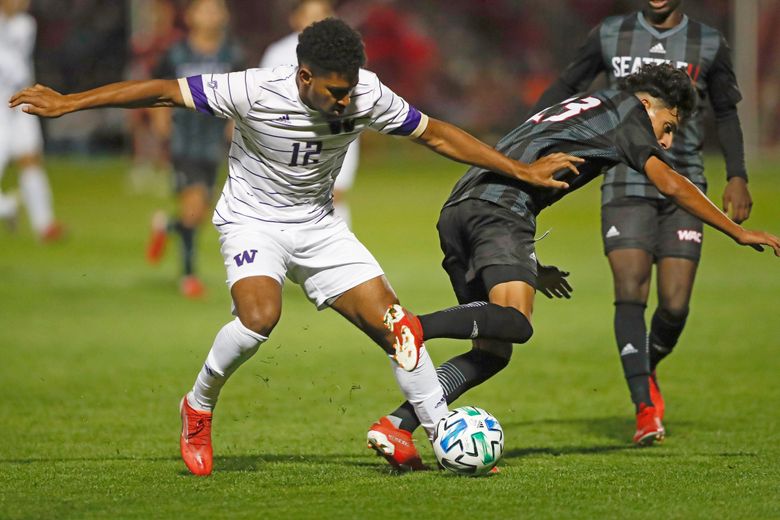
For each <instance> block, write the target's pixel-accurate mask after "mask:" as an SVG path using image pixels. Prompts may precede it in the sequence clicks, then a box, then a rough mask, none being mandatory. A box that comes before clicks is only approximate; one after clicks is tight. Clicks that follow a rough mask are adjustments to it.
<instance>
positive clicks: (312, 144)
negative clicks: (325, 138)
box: [289, 141, 322, 166]
mask: <svg viewBox="0 0 780 520" xmlns="http://www.w3.org/2000/svg"><path fill="white" fill-rule="evenodd" d="M301 145H305V147H306V149H305V150H304V152H303V160H302V161H301V162H300V163H299V162H298V159H299V156H300V154H301ZM292 148H293V149H292V159H291V160H290V164H289V166H307V165H309V164H310V163H311V164H316V163H318V162H320V160H319V157H318V156H319V155H320V152H321V151H322V141H305V142H303V143H293V145H292Z"/></svg>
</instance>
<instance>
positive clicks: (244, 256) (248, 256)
mask: <svg viewBox="0 0 780 520" xmlns="http://www.w3.org/2000/svg"><path fill="white" fill-rule="evenodd" d="M255 255H257V249H250V250H249V251H243V252H241V253H240V254H238V255H236V256H234V257H233V259H234V260H235V261H236V265H237V266H238V267H241V266H242V265H244V264H251V263H252V262H254V261H255Z"/></svg>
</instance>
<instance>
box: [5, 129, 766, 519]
mask: <svg viewBox="0 0 780 520" xmlns="http://www.w3.org/2000/svg"><path fill="white" fill-rule="evenodd" d="M386 142H387V140H384V143H385V144H386ZM372 146H373V145H372V144H371V143H368V145H367V146H366V150H365V153H364V156H365V157H364V160H363V164H362V171H361V173H360V175H359V177H358V181H357V186H356V189H355V190H354V192H353V193H352V209H353V215H354V220H355V225H354V228H355V231H356V233H357V234H358V236H359V237H360V238H361V239H362V240H363V241H364V242H365V244H366V245H367V246H368V247H369V249H370V250H371V251H373V252H374V254H375V255H376V257H377V258H378V259H379V260H380V262H381V263H382V265H383V267H384V268H385V270H386V272H387V274H388V276H389V279H390V280H391V282H392V283H393V286H394V288H395V290H396V291H397V292H398V294H399V296H400V298H401V300H402V301H403V302H405V304H406V305H407V306H409V307H410V308H411V309H413V310H415V311H417V312H426V311H431V310H434V309H436V308H440V307H443V306H446V305H450V304H452V303H453V297H452V295H451V292H450V289H449V286H448V283H447V279H446V276H445V274H444V272H443V271H442V270H441V268H440V267H439V261H440V254H439V251H438V241H437V237H436V232H435V227H434V224H435V219H436V215H437V212H438V209H439V206H440V204H441V202H442V201H443V200H444V198H445V197H446V195H447V193H448V192H449V190H450V188H451V186H452V184H453V183H454V181H455V179H456V178H457V177H458V175H460V173H461V172H462V171H463V168H462V167H461V166H459V165H456V164H452V163H448V162H447V161H444V160H440V159H438V158H436V157H431V154H428V153H426V152H425V151H424V150H421V149H420V150H418V149H417V148H415V147H414V146H411V145H406V144H403V143H394V144H393V145H392V146H391V148H390V149H389V150H383V149H379V148H376V149H374V148H372ZM49 167H50V172H51V175H52V182H53V185H54V189H55V193H56V205H57V209H58V213H59V215H60V216H61V218H62V220H63V221H64V222H65V223H66V224H67V226H68V228H69V231H70V233H69V237H68V240H67V241H65V242H64V243H61V244H55V245H51V246H41V245H39V244H37V243H36V242H35V240H34V239H33V238H32V236H31V235H30V233H29V231H28V230H27V227H26V226H25V225H24V223H23V225H22V227H21V229H20V231H19V232H18V233H17V234H10V233H7V232H5V231H0V354H1V355H2V357H1V358H0V384H1V386H0V388H2V391H3V395H2V399H0V421H1V422H2V428H3V430H2V442H0V517H2V518H106V517H109V516H112V517H119V518H150V517H152V518H181V517H185V516H192V517H198V518H203V517H229V518H236V517H248V518H257V517H261V516H263V517H266V516H267V517H281V516H282V515H285V516H288V517H291V518H300V517H331V518H333V517H339V518H341V517H361V518H370V517H379V518H385V517H393V518H403V517H405V515H406V514H419V515H427V516H428V517H432V518H439V517H444V516H445V515H453V514H457V513H461V514H462V513H467V514H469V515H477V517H478V518H481V517H487V518H490V517H496V518H499V517H500V518H514V517H531V518H600V517H610V518H628V517H634V518H713V517H718V518H720V517H723V518H769V517H776V518H777V517H780V496H779V495H780V434H779V433H778V431H780V424H779V423H780V412H778V404H780V384H778V374H780V361H779V360H780V356H778V349H777V347H778V346H780V340H778V332H777V330H778V329H777V328H776V327H777V326H778V317H780V314H779V313H778V309H780V307H779V306H778V293H780V276H779V274H780V263H778V260H777V259H775V258H773V257H771V256H770V255H769V254H768V253H764V254H763V255H759V254H756V253H755V252H753V251H752V250H749V249H746V248H739V247H737V246H736V245H734V244H733V243H732V242H731V241H730V240H728V239H727V238H725V237H723V236H720V235H718V234H717V233H716V232H714V231H712V230H708V232H707V238H706V241H705V252H704V260H703V262H702V266H701V269H700V273H699V277H698V281H697V287H696V291H695V295H694V302H693V312H692V315H691V317H690V320H689V324H688V328H687V329H686V332H685V333H684V335H683V338H682V341H681V345H680V346H679V349H678V351H677V352H676V353H675V354H674V355H673V356H672V357H671V358H670V359H669V360H668V361H667V362H666V363H664V364H663V365H662V367H661V369H660V370H659V373H660V380H661V384H662V388H663V390H664V392H665V396H666V399H667V406H668V412H667V421H666V423H667V427H668V431H669V436H668V438H667V441H666V442H665V443H664V444H663V445H662V446H656V447H652V448H649V449H636V448H633V447H632V446H631V445H630V442H629V440H630V437H631V434H632V432H633V415H632V408H631V405H630V402H629V399H628V391H627V389H626V387H625V383H624V381H623V379H622V373H621V371H620V364H619V359H618V356H617V355H616V347H615V345H614V339H613V337H612V325H611V323H612V296H611V279H610V276H609V272H608V267H607V264H606V261H605V259H604V257H603V256H602V254H601V240H600V238H599V225H598V186H597V184H598V183H594V184H593V186H590V187H589V188H587V189H585V190H583V191H582V192H578V193H576V194H574V195H572V196H570V197H569V198H568V199H566V200H565V201H564V202H563V203H561V204H559V205H558V206H556V207H554V208H552V209H550V210H548V211H547V212H546V213H545V214H544V215H543V216H542V217H541V218H540V221H539V228H540V231H543V230H545V229H547V228H550V227H551V228H552V229H553V232H552V234H551V235H550V236H549V237H548V238H546V239H545V240H544V241H542V242H541V243H540V244H539V246H538V253H539V255H540V258H541V259H542V260H543V261H544V262H547V263H556V264H559V265H561V266H562V267H566V268H568V269H570V270H571V271H572V275H571V280H572V283H573V284H574V286H575V289H576V292H575V295H574V298H573V299H572V300H571V301H562V302H559V301H555V302H551V301H547V300H546V299H544V298H541V299H540V300H538V302H537V306H536V312H535V315H534V324H535V329H536V334H535V336H534V338H533V340H532V341H531V342H530V343H529V344H528V345H525V346H522V347H518V348H517V349H516V351H515V356H514V359H513V360H512V363H511V364H510V366H509V367H508V368H507V369H506V370H505V371H503V372H502V373H501V374H499V375H498V376H497V377H496V378H495V379H494V380H492V381H490V382H489V383H487V384H485V385H484V386H482V387H480V388H478V389H475V390H473V391H472V392H471V393H470V394H468V395H467V396H465V397H464V398H462V399H461V400H460V401H459V403H460V404H475V405H478V406H482V407H484V408H486V409H488V410H490V411H491V412H492V413H493V414H495V415H496V416H497V417H498V418H499V420H500V421H501V423H502V425H503V427H504V430H505V433H506V452H505V455H504V459H503V461H502V463H501V467H502V473H501V474H500V475H499V476H497V477H494V478H483V479H467V478H458V477H454V476H448V475H446V474H442V473H439V472H428V473H419V474H407V475H396V474H393V473H392V472H390V471H389V470H388V468H387V467H386V465H385V463H384V461H383V460H381V459H378V458H376V457H373V456H372V454H371V453H370V452H369V451H368V450H366V449H365V447H364V438H365V432H366V429H367V427H368V426H369V425H370V424H371V422H373V421H374V420H375V419H376V418H377V417H379V416H380V415H382V414H384V413H387V412H389V411H390V410H392V409H393V408H394V407H395V405H396V404H397V403H398V402H399V398H400V393H399V391H398V389H397V387H396V384H395V381H394V379H393V378H392V375H391V373H390V370H389V367H388V363H387V361H386V359H385V358H384V357H383V355H382V354H381V352H380V350H379V348H377V347H376V346H374V345H372V344H371V342H370V341H369V340H368V339H367V338H365V337H363V336H362V334H361V333H360V332H358V331H357V330H354V329H353V328H352V327H351V326H350V325H349V324H348V323H346V322H345V321H344V320H343V319H341V318H340V317H339V316H337V315H336V314H335V313H333V312H331V311H324V312H317V311H316V310H315V309H314V308H313V307H312V305H311V304H310V303H309V302H308V301H307V300H306V299H305V297H304V296H303V294H302V292H301V291H300V289H299V288H298V287H296V286H293V285H292V284H288V286H287V287H286V288H285V296H284V297H285V300H284V310H283V314H282V319H281V322H280V323H279V325H278V327H277V329H276V330H275V331H274V333H273V335H272V337H271V339H270V340H269V341H268V342H267V343H266V344H264V345H263V346H262V348H261V350H260V352H259V353H258V354H257V355H256V356H255V357H254V358H253V359H252V360H251V361H250V362H249V363H248V364H247V365H246V366H244V367H242V369H241V370H240V371H239V372H238V373H237V374H236V375H235V376H234V377H233V378H232V379H231V381H230V383H229V384H228V385H227V386H226V388H225V390H224V392H223V396H222V399H221V401H220V407H219V409H218V413H217V415H216V419H215V432H214V444H215V449H216V460H215V472H214V474H213V476H211V477H210V478H195V477H192V476H190V475H188V474H187V472H186V470H185V468H184V465H183V463H182V462H181V461H180V460H179V455H178V441H177V437H178V433H179V428H180V424H179V418H178V413H177V404H178V400H179V398H180V397H181V395H182V394H183V393H184V391H185V390H187V389H188V388H189V387H190V386H191V384H192V381H193V379H194V377H195V375H196V373H197V371H198V369H199V367H200V365H201V363H202V361H203V358H204V357H205V354H206V352H207V351H208V348H209V347H210V344H211V341H212V339H213V337H214V334H215V333H216V331H217V330H218V329H219V327H220V326H221V325H222V324H224V323H225V322H226V321H227V320H229V319H230V314H229V311H230V304H229V298H228V295H227V291H226V290H225V286H224V272H223V267H222V263H221V257H220V255H219V248H218V245H217V240H216V239H217V235H216V232H214V231H213V230H212V229H211V228H209V229H208V230H207V231H206V232H205V233H204V234H203V236H202V238H201V242H200V250H201V256H200V267H201V272H202V274H203V278H204V280H205V282H206V283H207V285H208V287H209V293H208V296H207V298H206V299H205V300H203V301H198V302H192V301H186V300H184V299H182V298H181V297H180V296H179V295H178V293H177V285H176V284H177V261H176V254H175V253H176V251H175V247H172V248H171V250H170V251H169V254H168V256H167V257H166V259H165V260H164V262H163V264H162V265H161V266H159V267H155V268H152V267H149V266H147V265H146V264H145V263H144V259H143V248H144V243H145V240H146V233H147V223H148V217H149V215H150V214H151V212H152V211H153V210H154V209H155V208H157V207H160V206H162V207H170V202H169V201H168V199H165V198H159V197H155V196H151V195H134V194H130V193H129V192H128V191H127V190H126V189H125V180H124V176H123V173H124V170H125V169H126V168H127V164H126V163H125V162H122V161H119V160H112V159H103V160H92V161H88V160H85V159H74V160H52V161H51V162H50V164H49ZM710 170H711V172H710V178H711V179H712V184H713V187H712V189H711V193H712V194H714V195H715V196H716V200H717V198H719V196H720V192H721V189H722V177H723V174H722V170H721V166H720V163H719V161H711V165H710ZM776 170H777V164H770V163H766V164H764V165H762V167H760V168H755V169H754V173H753V177H752V182H751V187H752V188H753V196H754V199H755V203H756V204H755V210H754V216H753V218H752V219H751V221H750V224H751V225H752V226H754V227H759V228H769V229H771V230H773V231H774V232H776V233H777V232H779V231H780V178H778V177H777V175H776V173H777V172H776ZM7 182H9V180H6V183H7ZM465 348H466V344H465V343H464V342H457V341H443V340H439V341H433V342H431V343H430V344H429V350H430V351H431V352H432V356H433V357H434V359H435V360H436V361H437V362H441V361H444V360H445V359H447V358H448V357H450V356H452V355H454V354H456V353H460V352H461V351H463V350H464V349H465ZM416 438H417V444H418V446H419V447H420V450H421V452H422V455H423V458H424V459H426V460H427V461H429V462H430V461H432V459H433V453H432V450H431V449H430V447H429V446H428V445H427V443H426V442H425V440H424V439H423V437H422V436H420V435H419V433H418V436H417V437H416ZM399 515H404V516H399Z"/></svg>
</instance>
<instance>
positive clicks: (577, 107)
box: [531, 96, 601, 123]
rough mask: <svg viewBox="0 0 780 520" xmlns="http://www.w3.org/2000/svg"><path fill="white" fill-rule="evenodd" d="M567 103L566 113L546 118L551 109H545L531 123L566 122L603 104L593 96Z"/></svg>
mask: <svg viewBox="0 0 780 520" xmlns="http://www.w3.org/2000/svg"><path fill="white" fill-rule="evenodd" d="M566 101H568V100H566ZM566 101H564V102H563V103H565V104H564V105H563V108H565V109H566V111H564V112H561V113H560V114H557V115H554V116H549V117H545V112H547V111H548V110H549V108H545V109H544V110H542V111H541V112H539V113H538V114H536V115H535V116H533V117H531V121H533V122H534V123H541V122H550V123H554V122H556V121H566V120H567V119H569V118H571V117H574V116H578V115H580V114H581V113H582V112H585V111H586V110H590V109H591V108H596V107H597V106H599V105H600V104H601V100H600V99H598V98H594V97H593V96H588V97H586V98H582V99H580V100H578V101H571V102H569V103H567V102H566Z"/></svg>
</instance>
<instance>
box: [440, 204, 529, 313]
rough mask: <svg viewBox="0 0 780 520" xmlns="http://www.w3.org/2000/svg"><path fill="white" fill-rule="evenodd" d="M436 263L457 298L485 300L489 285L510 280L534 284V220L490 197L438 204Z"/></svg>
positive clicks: (463, 300)
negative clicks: (439, 262)
mask: <svg viewBox="0 0 780 520" xmlns="http://www.w3.org/2000/svg"><path fill="white" fill-rule="evenodd" d="M436 228H437V229H438V230H439V241H440V243H441V250H442V252H444V260H443V261H442V267H444V270H445V271H447V274H448V275H449V277H450V283H452V288H453V289H454V290H455V295H456V296H457V298H458V302H459V303H469V302H473V301H487V299H488V293H489V292H490V289H492V288H493V287H494V286H495V285H498V284H500V283H504V282H510V281H521V282H526V283H528V284H529V285H531V286H532V287H536V251H535V250H536V247H535V242H534V233H535V232H536V219H535V218H534V216H533V214H532V213H530V212H528V213H527V214H526V215H525V216H523V215H520V214H518V213H515V212H513V211H510V210H508V209H506V208H503V207H501V206H498V205H496V204H493V203H491V202H487V201H482V200H476V199H467V200H464V201H462V202H459V203H458V204H456V205H454V206H448V207H445V208H444V209H442V211H441V215H439V222H438V224H437V225H436Z"/></svg>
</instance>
